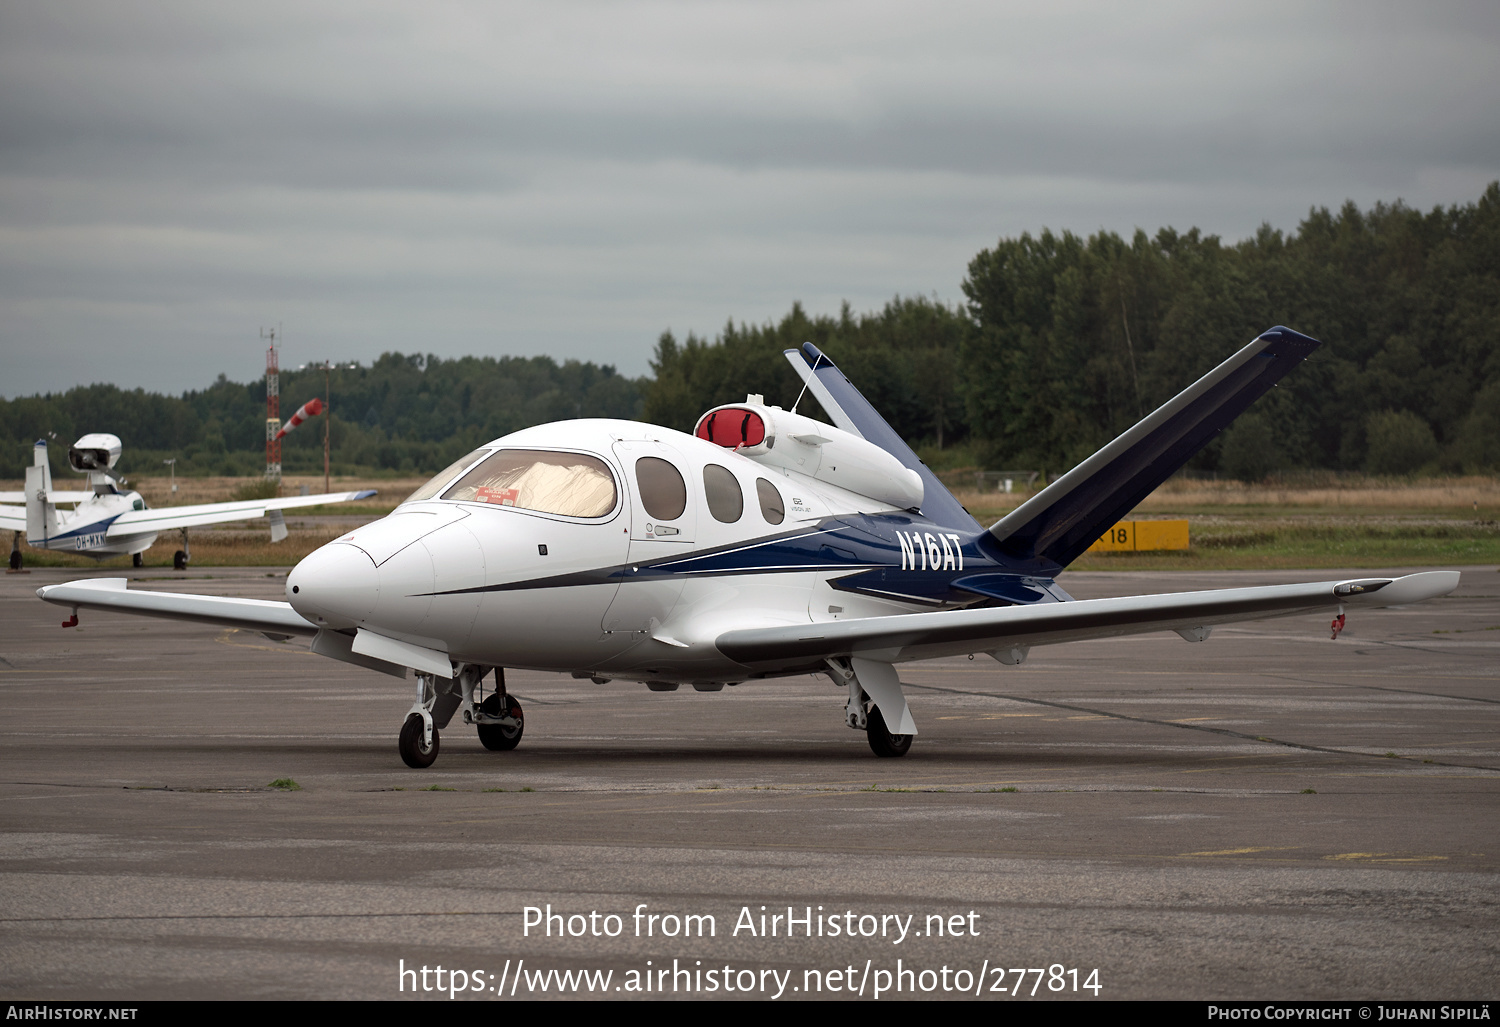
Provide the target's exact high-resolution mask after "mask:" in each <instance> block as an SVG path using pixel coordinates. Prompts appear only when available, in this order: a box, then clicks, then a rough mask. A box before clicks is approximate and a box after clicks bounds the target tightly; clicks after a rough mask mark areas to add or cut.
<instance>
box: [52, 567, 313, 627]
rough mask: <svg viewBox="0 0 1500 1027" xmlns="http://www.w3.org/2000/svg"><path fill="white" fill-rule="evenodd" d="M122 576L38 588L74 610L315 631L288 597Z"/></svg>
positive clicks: (229, 625)
mask: <svg viewBox="0 0 1500 1027" xmlns="http://www.w3.org/2000/svg"><path fill="white" fill-rule="evenodd" d="M126 584H127V582H126V579H124V578H85V579H83V580H81V581H69V582H65V583H63V584H61V585H45V586H43V587H42V588H39V589H37V590H36V594H37V595H38V596H39V597H40V598H41V599H43V600H45V601H46V602H49V603H53V604H55V605H57V606H70V607H72V608H73V609H74V610H75V611H76V610H109V611H111V612H113V613H134V614H140V615H143V616H146V617H165V618H167V619H169V620H189V621H197V622H198V623H200V624H222V625H224V626H225V627H230V628H245V629H246V630H249V631H264V632H267V633H269V634H273V635H316V634H317V633H318V629H317V627H316V626H315V625H313V624H311V623H309V622H308V621H306V620H303V619H302V615H301V614H299V613H298V612H297V611H296V610H293V609H292V607H291V604H290V603H278V602H273V601H272V600H269V599H235V598H232V597H229V596H196V595H188V594H185V593H182V592H139V591H132V590H130V589H129V588H127V587H126Z"/></svg>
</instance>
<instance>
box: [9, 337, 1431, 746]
mask: <svg viewBox="0 0 1500 1027" xmlns="http://www.w3.org/2000/svg"><path fill="white" fill-rule="evenodd" d="M1317 345H1318V343H1317V342H1316V341H1315V340H1313V339H1309V338H1307V337H1306V336H1303V335H1299V334H1298V333H1296V332H1293V331H1291V330H1289V329H1286V328H1274V329H1272V330H1271V331H1268V332H1266V333H1265V334H1264V335H1262V336H1260V337H1259V338H1257V339H1256V340H1255V341H1254V342H1252V343H1250V345H1248V346H1246V347H1245V348H1244V349H1242V350H1240V351H1239V352H1238V353H1236V354H1235V355H1234V356H1232V357H1230V358H1229V359H1228V360H1226V361H1225V362H1224V363H1223V364H1221V365H1220V366H1219V367H1217V368H1215V369H1214V370H1213V371H1211V372H1209V373H1208V374H1207V375H1205V376H1204V377H1203V378H1202V379H1200V380H1199V381H1198V382H1197V383H1195V384H1194V385H1192V386H1191V387H1189V388H1188V389H1187V390H1186V391H1184V392H1183V393H1181V394H1180V395H1178V396H1177V397H1175V398H1174V399H1172V400H1171V401H1170V402H1168V403H1167V404H1165V405H1164V406H1162V407H1161V408H1160V409H1158V410H1157V411H1155V412H1154V413H1152V414H1151V415H1150V416H1149V417H1147V418H1146V419H1145V420H1143V421H1141V422H1140V423H1139V424H1137V425H1136V426H1135V427H1133V428H1131V429H1130V430H1129V431H1127V432H1126V433H1125V434H1124V435H1122V436H1120V437H1119V438H1117V439H1115V440H1114V441H1113V442H1111V443H1110V444H1109V445H1107V446H1105V447H1104V448H1103V449H1101V450H1100V451H1099V452H1097V453H1095V454H1094V455H1093V456H1091V457H1089V458H1088V459H1087V460H1085V461H1083V463H1081V464H1079V465H1078V466H1077V467H1075V468H1073V470H1071V471H1069V472H1068V473H1067V474H1066V475H1064V476H1063V477H1061V478H1060V479H1058V480H1057V481H1055V482H1053V483H1052V484H1051V485H1049V486H1048V487H1047V488H1045V489H1043V490H1042V491H1041V492H1039V493H1038V494H1037V495H1035V496H1033V497H1032V498H1031V499H1029V500H1027V501H1026V502H1025V503H1023V504H1021V505H1020V506H1019V507H1017V508H1016V509H1015V510H1014V511H1012V512H1011V513H1009V514H1007V515H1006V516H1005V517H1004V518H1002V519H1001V520H1000V521H999V522H998V523H996V524H994V525H992V526H990V528H988V529H985V528H983V527H981V526H980V525H979V524H978V523H977V522H975V521H974V519H973V518H972V517H970V516H969V514H968V512H967V511H965V510H964V508H963V507H962V506H961V505H959V503H958V501H957V500H956V499H955V498H954V497H953V496H952V495H951V494H950V493H949V492H948V491H947V490H946V489H944V488H943V486H942V485H941V484H940V483H939V482H938V480H937V478H936V477H934V476H933V474H932V473H931V472H930V471H929V470H928V469H927V467H926V466H925V465H924V464H923V463H922V462H921V461H920V460H919V459H918V458H917V456H916V454H914V453H913V452H912V451H911V449H910V448H908V447H907V445H906V444H905V443H904V442H902V441H901V439H900V438H899V437H898V436H897V435H896V433H895V432H894V431H893V430H892V429H891V427H890V426H889V425H888V424H887V423H886V422H885V421H884V420H883V419H882V418H881V417H880V415H879V414H878V413H877V412H876V411H875V410H874V408H873V407H871V406H870V404H869V403H868V402H867V401H866V400H865V399H864V397H862V396H861V395H860V394H859V392H858V391H857V390H856V389H855V388H854V386H853V385H852V384H850V382H849V381H848V379H847V378H845V377H844V375H843V374H842V373H840V372H839V370H838V369H837V368H836V367H835V366H834V365H833V364H832V362H830V361H829V360H828V358H827V357H826V356H824V355H823V354H822V353H820V352H819V351H818V350H817V349H816V348H815V347H813V346H812V345H811V344H807V345H804V346H803V347H802V348H801V349H800V350H788V351H787V352H786V356H787V358H788V359H789V360H790V361H791V362H792V365H793V366H794V367H795V368H796V369H797V371H798V373H799V374H800V375H801V377H802V379H803V381H804V382H805V384H806V390H807V391H810V392H812V393H813V395H814V396H816V397H817V400H818V402H819V403H820V404H821V405H822V407H823V409H824V410H825V411H826V412H827V413H828V414H829V415H830V417H831V418H832V419H833V421H834V424H833V425H829V424H824V423H821V422H819V421H815V420H812V419H811V418H808V417H805V416H801V415H799V414H797V413H795V412H794V411H787V410H782V409H780V408H779V407H775V406H768V405H767V404H765V403H764V402H763V400H762V399H761V397H759V396H750V397H748V398H747V399H746V401H745V402H744V403H735V404H730V405H727V406H722V407H717V408H715V409H713V410H710V411H708V412H707V413H706V414H704V415H703V417H702V419H701V420H700V421H699V422H698V425H697V428H696V430H695V431H694V433H693V434H691V435H688V434H684V433H682V432H677V431H671V430H668V429H666V428H659V427H656V426H653V425H649V424H638V423H635V422H630V421H613V420H576V421H564V422H560V423H556V424H547V425H541V426H539V427H533V428H527V429H524V430H522V431H518V432H515V433H513V434H510V435H507V436H505V437H503V438H500V439H496V440H495V441H494V442H492V443H490V444H489V445H487V446H484V447H482V448H480V449H477V450H475V451H474V452H472V453H470V454H469V455H468V456H466V457H464V458H463V459H462V460H460V461H458V462H457V463H455V464H453V465H452V466H451V467H449V468H447V469H446V470H444V471H443V472H442V473H441V474H439V475H438V476H437V477H435V478H433V479H432V480H431V481H430V482H428V483H427V484H426V485H425V486H424V487H422V488H421V489H419V490H417V492H415V493H414V494H413V495H412V496H411V497H410V498H409V499H408V500H407V501H406V502H405V503H403V504H402V505H401V506H399V507H397V508H396V510H395V511H394V512H393V513H391V514H390V515H389V516H388V517H386V518H384V519H382V520H379V521H376V522H374V523H372V524H368V525H366V526H364V527H361V528H358V529H356V530H354V531H352V532H350V533H349V534H347V535H345V536H343V537H342V538H340V539H337V540H336V541H334V542H331V543H329V544H328V545H326V546H324V547H322V548H321V549H319V550H317V551H316V552H314V553H312V554H311V555H310V556H308V557H307V558H306V559H305V560H303V561H302V562H301V563H300V564H298V565H297V567H296V568H295V569H294V570H293V571H292V572H291V574H290V575H289V576H288V578H287V583H286V596H287V602H284V603H282V602H270V601H264V600H252V599H235V598H220V597H212V596H196V595H182V594H166V593H158V592H134V591H130V590H128V589H127V588H126V587H125V582H124V580H122V579H113V580H94V581H76V582H71V583H68V584H62V585H52V586H49V587H46V588H42V589H40V590H38V594H39V595H40V596H41V597H42V598H43V599H45V600H46V601H47V602H49V603H56V604H58V605H60V606H67V607H72V608H73V613H74V617H75V618H76V616H77V612H78V610H80V609H94V610H114V611H120V612H126V613H137V614H145V615H148V616H157V617H169V618H177V619H186V620H196V621H202V622H205V623H209V624H220V625H231V626H235V627H240V628H246V629H250V630H253V631H259V632H263V633H265V634H267V635H269V636H272V637H280V638H286V637H289V636H292V635H303V636H311V638H312V649H313V651H314V652H317V653H321V654H323V655H324V656H328V657H331V658H333V659H336V660H342V661H344V662H346V663H352V664H355V665H358V666H361V667H366V668H370V669H373V670H379V671H384V672H386V673H389V674H393V675H396V676H398V677H404V676H405V674H406V672H407V671H408V670H411V671H415V673H416V682H417V684H416V695H415V698H414V701H413V704H412V706H411V708H410V710H409V712H408V714H407V716H406V719H405V722H404V724H403V726H402V729H401V731H400V741H399V751H400V753H401V757H402V759H403V760H404V761H405V762H406V763H407V764H408V765H409V766H412V767H425V766H428V765H430V764H431V763H432V762H433V760H434V759H435V758H436V757H437V753H438V739H439V734H438V732H439V730H440V729H442V728H446V727H447V725H448V724H449V722H450V721H451V720H452V719H453V717H454V715H455V714H458V713H461V715H462V716H461V719H462V721H463V722H464V723H466V724H472V725H476V726H477V727H478V734H479V740H480V742H481V743H483V745H484V746H485V747H486V748H488V749H495V750H504V749H511V748H514V747H515V746H516V744H517V743H519V742H520V740H521V734H522V730H523V727H524V721H523V715H522V711H521V707H520V704H519V703H518V702H516V700H515V698H514V697H513V696H511V695H509V694H508V693H507V692H506V690H505V675H504V668H506V667H524V668H530V669H535V670H544V671H567V672H572V674H573V675H574V676H575V677H579V678H591V679H593V680H594V681H596V682H600V683H604V682H607V681H615V680H629V681H637V682H644V683H645V684H646V685H647V687H648V688H650V689H652V690H654V691H670V690H673V689H676V688H678V687H679V686H681V685H684V684H686V685H691V686H692V687H693V688H694V689H696V690H698V691H705V692H706V691H718V690H720V689H722V688H723V687H724V686H725V685H739V684H744V683H746V682H750V681H754V680H757V679H762V678H771V677H779V676H784V675H792V674H806V673H816V674H826V675H828V676H829V678H831V679H832V681H833V683H834V684H835V685H836V686H837V687H839V688H840V689H841V690H843V692H844V693H845V694H846V695H847V699H846V700H845V702H844V718H845V721H846V723H847V724H848V725H849V726H850V727H852V728H856V729H859V730H861V731H863V732H865V734H866V736H867V737H868V740H869V744H870V747H871V748H872V749H873V750H874V751H875V753H877V754H878V755H880V756H900V755H903V754H904V753H906V752H907V750H908V748H909V747H910V745H911V742H912V738H913V736H914V735H916V733H917V727H916V724H915V722H914V721H913V718H912V714H911V711H910V709H909V708H908V707H907V703H906V699H905V697H904V696H903V693H902V688H901V681H900V679H899V677H898V676H897V671H896V667H897V666H898V665H899V664H902V663H905V662H907V661H910V660H923V659H932V658H935V657H943V656H954V655H962V654H966V653H967V654H974V653H981V652H982V653H986V654H988V655H990V656H992V657H994V658H995V659H996V660H997V661H999V662H1000V663H1002V664H1006V665H1015V664H1019V663H1020V662H1021V661H1022V660H1024V659H1026V657H1027V654H1028V652H1029V651H1030V650H1031V649H1032V648H1033V647H1035V646H1039V645H1050V644H1053V643H1057V642H1068V641H1074V640H1078V639H1088V638H1100V637H1109V636H1119V635H1127V634H1134V633H1139V632H1148V631H1169V632H1176V633H1177V634H1178V635H1180V636H1181V637H1182V638H1184V639H1186V640H1187V641H1190V642H1202V641H1204V640H1205V639H1207V638H1208V635H1209V632H1210V630H1211V629H1212V628H1213V627H1214V626H1216V625H1219V624H1226V623H1230V622H1234V621H1244V620H1253V619H1256V618H1262V617H1274V616H1281V615H1286V614H1294V613H1302V612H1306V611H1318V610H1327V611H1330V612H1336V613H1337V614H1338V616H1339V621H1338V623H1341V622H1342V617H1343V615H1344V609H1345V607H1350V608H1353V607H1375V606H1391V605H1404V604H1406V603H1413V602H1417V601H1419V600H1422V599H1428V598H1432V597H1434V596H1439V595H1444V594H1446V593H1448V592H1451V591H1452V590H1453V589H1454V588H1455V587H1457V585H1458V574H1457V573H1455V572H1448V571H1437V572H1428V573H1422V574H1411V575H1407V576H1405V577H1400V578H1394V579H1392V578H1383V577H1371V578H1360V579H1353V580H1341V581H1324V582H1319V583H1315V584H1296V585H1277V586H1270V587H1255V588H1233V589H1221V590H1215V591H1206V592H1187V593H1177V594H1171V595H1148V596H1134V597H1127V598H1121V599H1093V600H1083V601H1078V600H1074V599H1072V598H1071V597H1070V596H1069V595H1068V594H1067V593H1066V592H1064V591H1063V590H1062V589H1061V588H1059V587H1058V585H1057V583H1056V580H1055V579H1056V577H1057V574H1058V572H1059V571H1061V570H1062V569H1063V568H1064V567H1066V566H1067V565H1068V564H1069V563H1070V562H1071V561H1072V560H1073V559H1074V558H1076V557H1077V556H1078V555H1079V554H1080V553H1082V552H1083V551H1084V550H1085V549H1087V548H1088V546H1089V545H1090V544H1091V543H1092V542H1094V540H1095V539H1097V538H1098V537H1099V536H1100V535H1101V534H1103V532H1104V531H1105V530H1107V529H1108V528H1109V527H1110V526H1111V525H1113V524H1114V523H1115V522H1116V521H1117V520H1118V519H1120V518H1121V517H1123V516H1124V515H1125V514H1127V513H1128V512H1129V511H1130V510H1131V509H1132V508H1133V507H1134V506H1136V504H1138V503H1139V502H1140V501H1141V500H1142V499H1144V498H1145V497H1146V496H1147V495H1148V494H1149V493H1150V492H1151V491H1152V490H1153V489H1155V488H1156V487H1157V486H1158V485H1160V484H1161V483H1162V482H1163V481H1165V480H1166V478H1167V477H1168V476H1169V475H1171V474H1172V473H1173V472H1174V471H1176V470H1177V469H1178V468H1179V467H1181V466H1182V464H1183V463H1184V462H1186V461H1187V459H1188V458H1189V457H1191V456H1192V455H1193V454H1194V453H1195V452H1197V451H1198V450H1199V449H1200V448H1201V447H1202V446H1203V445H1204V444H1205V443H1206V442H1207V441H1209V439H1211V438H1212V437H1213V435H1214V434H1215V433H1217V432H1218V431H1220V430H1221V429H1223V428H1224V426H1225V425H1227V424H1228V423H1229V422H1230V421H1231V420H1233V419H1234V417H1235V416H1237V415H1238V414H1239V413H1240V412H1241V411H1243V410H1244V409H1245V408H1246V407H1247V406H1249V405H1250V403H1252V402H1253V401H1254V400H1255V399H1256V397H1258V396H1260V395H1261V394H1262V393H1264V392H1265V391H1266V390H1267V389H1269V388H1270V387H1271V386H1272V384H1274V383H1275V381H1276V380H1277V379H1279V378H1280V377H1282V375H1284V374H1286V373H1287V372H1288V371H1290V370H1291V369H1292V368H1294V367H1295V366H1296V365H1297V364H1299V363H1301V362H1302V360H1303V359H1305V358H1306V356H1307V355H1308V354H1309V353H1310V352H1312V350H1313V349H1314V348H1316V346H1317ZM492 671H493V672H494V684H493V685H492V686H491V691H490V694H489V695H488V696H487V697H486V696H485V694H484V692H485V689H484V686H483V680H484V678H485V677H486V676H487V675H488V674H490V673H491V672H492Z"/></svg>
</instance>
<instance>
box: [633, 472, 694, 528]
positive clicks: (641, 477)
mask: <svg viewBox="0 0 1500 1027" xmlns="http://www.w3.org/2000/svg"><path fill="white" fill-rule="evenodd" d="M635 483H636V484H637V485H638V486H640V490H641V505H642V506H644V507H645V508H646V512H647V513H648V514H650V515H651V516H652V517H654V518H656V519H657V520H658V521H675V520H677V518H679V517H681V516H682V512H683V511H684V510H686V509H687V482H685V481H683V480H682V472H680V471H679V470H677V468H675V467H673V466H672V465H671V463H669V462H668V461H666V460H662V459H661V458H659V457H654V456H643V457H641V458H640V459H639V460H637V461H636V462H635Z"/></svg>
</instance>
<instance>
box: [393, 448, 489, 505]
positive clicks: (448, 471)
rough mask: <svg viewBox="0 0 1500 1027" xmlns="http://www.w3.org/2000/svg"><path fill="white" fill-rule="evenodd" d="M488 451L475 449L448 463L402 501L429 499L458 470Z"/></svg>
mask: <svg viewBox="0 0 1500 1027" xmlns="http://www.w3.org/2000/svg"><path fill="white" fill-rule="evenodd" d="M488 452H489V450H487V449H476V450H474V452H472V453H470V454H469V455H468V456H466V457H464V458H463V459H462V460H459V461H457V462H456V463H451V464H449V465H448V466H447V467H445V468H443V469H442V470H441V471H439V472H438V473H437V474H436V475H435V476H433V478H432V479H431V480H429V481H428V482H427V484H426V485H423V486H422V487H421V488H419V489H417V491H415V492H413V493H412V494H411V495H409V496H407V497H406V499H405V500H404V501H405V502H407V503H415V502H417V501H418V500H421V499H431V498H432V497H433V496H435V495H437V494H438V493H439V492H441V491H443V486H445V485H447V484H448V483H449V482H450V481H452V480H453V479H454V477H455V476H457V475H458V473H459V472H460V471H462V470H463V469H464V468H465V467H468V466H469V465H470V464H472V463H473V462H474V461H475V460H478V459H479V458H480V457H482V456H484V454H486V453H488Z"/></svg>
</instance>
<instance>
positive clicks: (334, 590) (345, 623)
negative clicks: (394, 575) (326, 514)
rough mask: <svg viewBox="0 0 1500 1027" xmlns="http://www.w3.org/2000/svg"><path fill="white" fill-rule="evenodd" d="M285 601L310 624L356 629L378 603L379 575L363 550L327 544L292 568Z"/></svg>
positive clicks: (288, 578)
mask: <svg viewBox="0 0 1500 1027" xmlns="http://www.w3.org/2000/svg"><path fill="white" fill-rule="evenodd" d="M286 598H287V602H289V603H291V604H292V609H294V610H296V611H297V612H298V613H300V614H301V615H302V616H304V617H306V618H307V619H308V620H310V621H312V622H313V623H314V624H317V625H319V626H326V627H330V628H353V627H358V626H359V624H360V623H361V622H362V621H363V620H364V619H365V618H366V617H368V616H369V615H370V612H371V611H372V610H374V609H375V604H376V603H377V602H378V601H379V600H380V575H379V572H378V571H377V570H376V568H375V563H374V561H373V560H371V559H370V557H369V556H368V555H367V554H366V553H365V551H364V550H363V549H360V548H359V547H358V546H352V545H349V544H348V543H347V542H330V543H328V545H326V546H324V547H323V548H321V549H317V550H314V551H313V552H312V553H311V554H309V555H308V557H307V558H306V559H305V560H303V561H302V562H301V563H299V564H297V566H296V567H294V568H292V573H290V574H288V575H287V578H286Z"/></svg>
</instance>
